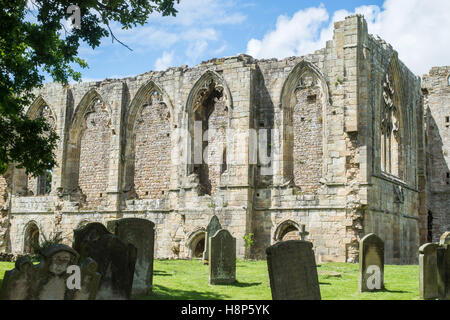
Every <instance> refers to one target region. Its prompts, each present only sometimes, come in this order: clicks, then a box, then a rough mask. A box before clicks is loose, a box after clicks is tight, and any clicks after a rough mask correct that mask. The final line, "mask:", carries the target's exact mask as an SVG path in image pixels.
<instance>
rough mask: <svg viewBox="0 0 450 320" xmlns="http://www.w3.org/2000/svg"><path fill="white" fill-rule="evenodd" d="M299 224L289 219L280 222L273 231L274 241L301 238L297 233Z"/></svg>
mask: <svg viewBox="0 0 450 320" xmlns="http://www.w3.org/2000/svg"><path fill="white" fill-rule="evenodd" d="M299 231H300V227H299V225H298V224H297V223H296V222H294V221H291V220H287V221H284V222H282V223H280V224H279V225H278V227H277V229H276V231H275V234H274V240H275V242H280V241H288V240H301V237H300V235H299Z"/></svg>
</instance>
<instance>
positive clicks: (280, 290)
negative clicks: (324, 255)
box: [266, 240, 321, 300]
mask: <svg viewBox="0 0 450 320" xmlns="http://www.w3.org/2000/svg"><path fill="white" fill-rule="evenodd" d="M312 248H313V245H312V243H311V242H307V241H301V240H292V241H284V242H279V243H277V244H275V245H273V246H271V247H269V248H267V249H266V253H267V267H268V269H269V280H270V289H271V290H272V299H273V300H321V296H320V287H319V277H318V275H317V267H316V261H315V258H314V251H313V249H312Z"/></svg>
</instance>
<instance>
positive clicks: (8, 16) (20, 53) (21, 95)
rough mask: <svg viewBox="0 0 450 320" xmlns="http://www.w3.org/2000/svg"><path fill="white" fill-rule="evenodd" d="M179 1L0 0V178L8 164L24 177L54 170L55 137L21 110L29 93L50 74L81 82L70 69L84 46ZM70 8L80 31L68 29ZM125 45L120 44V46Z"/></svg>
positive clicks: (80, 64) (79, 64)
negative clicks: (117, 26) (116, 27)
mask: <svg viewBox="0 0 450 320" xmlns="http://www.w3.org/2000/svg"><path fill="white" fill-rule="evenodd" d="M178 2H179V0H153V1H146V0H83V1H81V0H78V1H70V0H69V1H65V0H28V1H27V0H14V1H9V0H0V173H3V172H5V171H6V170H7V167H8V165H9V164H11V163H16V164H17V165H18V167H19V168H26V172H27V174H29V173H31V174H33V175H35V176H38V175H42V174H43V173H44V172H45V171H46V170H49V169H51V168H53V167H54V166H55V165H56V161H55V155H54V149H55V148H56V144H57V140H58V136H57V135H56V133H55V132H54V130H53V129H52V128H51V127H50V126H49V125H48V124H47V123H46V122H45V121H44V120H43V119H41V118H37V119H30V118H29V117H28V116H27V115H26V114H25V110H26V108H27V106H29V105H30V104H31V103H32V101H33V100H34V99H35V96H34V95H33V92H32V91H33V89H35V88H38V87H40V86H42V84H43V82H44V79H45V76H44V74H45V73H47V74H49V75H50V76H51V77H52V78H53V80H54V81H57V82H60V83H62V84H63V85H67V84H68V82H69V81H70V80H71V79H73V80H75V81H80V80H81V73H80V72H79V71H77V70H75V68H86V67H87V64H86V62H85V61H84V60H82V59H81V58H80V57H79V56H78V49H79V47H80V45H81V44H82V43H86V44H87V45H89V46H90V47H91V48H93V49H95V48H96V47H98V46H99V45H100V42H101V40H102V38H105V37H111V38H112V39H113V40H117V41H118V42H120V40H119V39H117V38H116V37H115V35H114V33H113V32H112V27H111V25H112V24H114V23H118V24H120V26H121V27H122V28H123V29H131V28H133V27H135V26H137V25H143V24H145V23H146V22H147V20H148V18H149V16H150V14H152V13H153V12H158V13H160V14H161V15H163V16H168V15H172V16H175V15H176V13H177V11H176V9H175V8H174V5H175V3H178ZM71 5H76V6H78V7H79V8H80V18H81V24H80V27H79V28H72V29H70V30H67V27H65V22H66V21H67V19H68V18H69V17H71V15H72V13H71V12H70V13H68V12H67V9H68V8H69V6H71ZM124 45H125V44H124Z"/></svg>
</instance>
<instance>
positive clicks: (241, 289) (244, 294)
mask: <svg viewBox="0 0 450 320" xmlns="http://www.w3.org/2000/svg"><path fill="white" fill-rule="evenodd" d="M236 267H237V268H236V276H237V283H236V284H234V285H228V286H211V285H209V284H208V266H207V265H203V264H202V263H201V262H200V261H198V260H193V261H187V260H155V265H154V276H153V295H152V296H150V297H136V298H135V299H151V300H270V299H271V293H270V286H269V277H268V273H267V264H266V262H265V261H241V260H238V261H237V266H236ZM12 268H14V264H13V263H9V262H0V279H3V275H4V272H5V271H6V270H10V269H12ZM318 271H319V282H320V291H321V294H322V299H324V300H418V299H419V266H385V272H384V273H385V279H384V280H385V281H384V282H385V287H386V289H385V290H384V291H381V292H377V293H358V265H357V264H345V263H324V264H322V265H320V266H319V267H318ZM332 272H334V273H339V274H340V275H341V276H340V277H333V276H330V275H327V274H326V273H332Z"/></svg>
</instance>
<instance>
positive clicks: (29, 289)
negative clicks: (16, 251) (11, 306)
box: [1, 244, 100, 300]
mask: <svg viewBox="0 0 450 320" xmlns="http://www.w3.org/2000/svg"><path fill="white" fill-rule="evenodd" d="M42 254H43V261H42V262H41V263H40V264H38V265H37V266H34V265H33V264H32V263H31V261H30V260H29V259H28V258H26V257H23V258H20V259H18V260H17V262H16V268H15V269H13V270H10V271H7V272H6V273H5V277H4V279H3V286H2V294H1V296H2V299H5V300H88V299H91V300H93V299H95V297H96V294H97V290H98V287H99V283H100V274H99V273H97V272H96V270H97V263H96V262H95V261H93V260H92V259H90V258H88V259H86V260H85V261H84V262H83V264H82V266H81V267H80V268H79V270H80V271H81V274H80V273H78V276H80V279H79V280H80V281H79V283H78V285H80V286H81V287H80V288H79V289H77V288H76V286H77V281H76V280H73V279H72V278H74V270H69V269H68V268H69V266H72V267H73V266H77V262H78V257H79V255H78V253H77V252H76V251H75V250H73V249H72V248H70V247H69V246H66V245H62V244H59V245H54V246H51V247H49V248H47V249H45V250H44V251H43V253H42ZM85 266H89V268H88V269H86V267H85ZM68 271H70V272H68ZM75 274H76V271H75ZM69 277H70V279H69ZM75 278H76V276H75ZM68 283H70V284H71V287H70V288H69V286H68ZM72 284H73V285H74V286H72Z"/></svg>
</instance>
